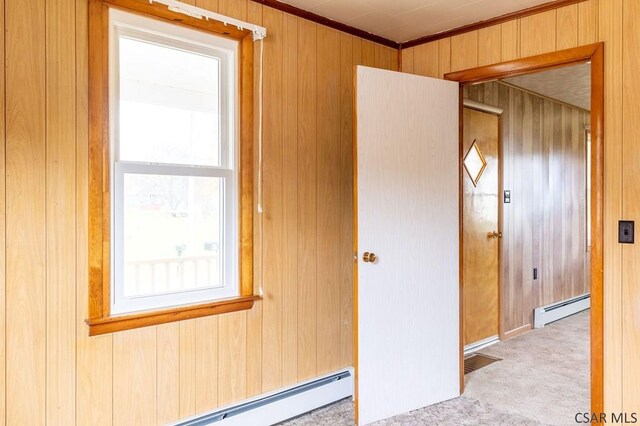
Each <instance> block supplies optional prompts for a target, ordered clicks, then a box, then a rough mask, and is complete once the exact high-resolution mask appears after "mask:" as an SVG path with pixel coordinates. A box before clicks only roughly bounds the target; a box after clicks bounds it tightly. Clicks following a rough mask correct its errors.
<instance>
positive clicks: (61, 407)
mask: <svg viewBox="0 0 640 426" xmlns="http://www.w3.org/2000/svg"><path fill="white" fill-rule="evenodd" d="M46 17H47V32H46V58H47V60H46V70H47V71H46V111H45V113H46V189H45V192H46V196H45V197H46V201H45V211H46V230H47V231H46V232H47V238H46V260H47V263H46V277H47V279H46V288H47V292H46V295H47V301H46V312H47V318H46V327H47V333H46V334H47V340H46V348H47V363H46V371H47V375H46V383H47V389H46V396H47V403H46V407H47V408H46V417H47V420H46V421H47V424H65V423H69V422H70V421H72V419H74V417H75V404H76V395H75V392H76V377H75V375H76V353H75V352H76V350H75V339H76V324H77V322H76V310H75V303H76V302H75V301H76V285H75V278H76V258H75V256H74V255H75V249H76V234H75V224H76V204H75V203H76V197H75V194H76V180H75V167H76V164H75V162H76V126H75V120H76V116H77V113H76V99H75V96H74V95H75V90H76V73H75V67H76V57H75V55H76V49H75V43H76V35H75V33H74V32H72V31H69V28H73V26H74V24H75V17H76V4H75V0H60V1H55V2H49V3H47V8H46ZM61 265H64V267H60V266H61Z"/></svg>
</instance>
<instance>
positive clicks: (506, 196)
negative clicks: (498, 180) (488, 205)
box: [503, 189, 511, 204]
mask: <svg viewBox="0 0 640 426" xmlns="http://www.w3.org/2000/svg"><path fill="white" fill-rule="evenodd" d="M503 198H504V203H505V204H509V203H510V202H511V191H509V190H508V189H505V190H504V197H503Z"/></svg>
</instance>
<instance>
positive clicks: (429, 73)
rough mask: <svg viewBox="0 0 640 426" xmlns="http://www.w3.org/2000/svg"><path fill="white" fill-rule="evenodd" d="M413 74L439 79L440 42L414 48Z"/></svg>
mask: <svg viewBox="0 0 640 426" xmlns="http://www.w3.org/2000/svg"><path fill="white" fill-rule="evenodd" d="M414 52H415V53H414V55H415V56H414V62H413V74H417V75H422V76H425V77H434V78H436V77H438V76H439V75H440V70H439V69H438V60H437V58H438V42H437V41H435V42H433V43H427V44H421V45H420V46H417V47H415V48H414Z"/></svg>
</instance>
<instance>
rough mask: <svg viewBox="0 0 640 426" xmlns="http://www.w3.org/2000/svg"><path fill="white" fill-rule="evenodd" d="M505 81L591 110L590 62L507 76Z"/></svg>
mask: <svg viewBox="0 0 640 426" xmlns="http://www.w3.org/2000/svg"><path fill="white" fill-rule="evenodd" d="M503 81H505V82H507V83H509V84H513V85H514V86H518V87H522V88H523V89H526V90H529V91H531V92H535V93H539V94H541V95H543V96H546V97H548V98H551V99H556V100H558V101H562V102H565V103H567V104H569V105H574V106H577V107H579V108H582V109H586V110H587V111H590V110H591V65H590V64H580V65H574V66H571V67H562V68H557V69H554V70H550V71H543V72H538V73H535V74H526V75H521V76H518V77H511V78H505V79H504V80H503Z"/></svg>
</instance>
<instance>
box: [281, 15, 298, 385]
mask: <svg viewBox="0 0 640 426" xmlns="http://www.w3.org/2000/svg"><path fill="white" fill-rule="evenodd" d="M282 24H283V28H282V34H283V60H282V131H283V135H282V136H283V137H282V143H283V154H282V155H283V157H282V163H283V170H282V173H283V175H282V178H283V185H284V187H283V190H282V201H283V211H282V216H283V217H282V220H283V222H284V223H285V224H286V226H285V227H284V230H283V232H284V236H283V253H282V257H283V262H284V272H283V283H282V299H283V300H282V304H283V306H282V327H283V330H282V381H283V384H285V385H287V384H291V383H295V382H296V381H297V380H298V66H297V60H298V21H297V19H296V18H295V17H294V16H291V15H288V14H285V15H284V16H283V22H282ZM285 165H286V166H285Z"/></svg>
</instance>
